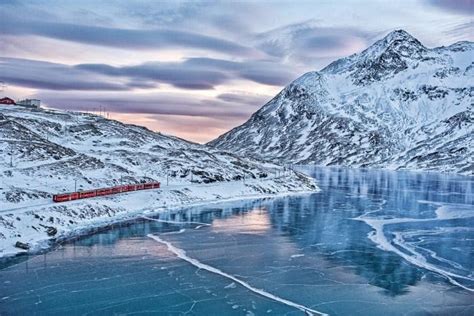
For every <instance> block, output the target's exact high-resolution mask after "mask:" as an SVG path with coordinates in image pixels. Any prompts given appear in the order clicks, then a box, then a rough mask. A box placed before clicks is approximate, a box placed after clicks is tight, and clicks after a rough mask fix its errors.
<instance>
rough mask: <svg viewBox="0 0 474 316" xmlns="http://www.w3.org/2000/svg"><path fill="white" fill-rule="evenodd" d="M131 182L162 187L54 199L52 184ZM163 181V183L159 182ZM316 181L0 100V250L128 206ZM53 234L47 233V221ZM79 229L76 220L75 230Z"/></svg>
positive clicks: (130, 129)
mask: <svg viewBox="0 0 474 316" xmlns="http://www.w3.org/2000/svg"><path fill="white" fill-rule="evenodd" d="M140 181H160V182H161V183H162V189H159V190H151V191H146V192H145V191H144V192H133V193H129V194H123V195H120V196H119V195H117V196H109V197H100V198H94V199H88V200H82V201H73V202H67V203H61V204H55V203H53V202H52V201H51V195H52V194H54V193H61V192H70V191H74V189H75V188H77V190H79V189H84V190H87V189H93V188H100V187H107V186H113V185H118V184H121V183H123V184H126V183H137V182H140ZM167 184H168V185H167ZM314 190H317V187H316V185H315V183H314V182H313V181H312V180H311V179H310V178H308V177H306V176H304V175H302V174H300V173H296V172H293V171H290V170H286V171H285V170H284V169H283V168H281V167H279V166H277V165H275V164H272V163H263V162H260V161H256V160H252V159H241V158H238V157H237V156H235V155H234V154H229V153H226V152H220V151H218V150H216V149H212V148H208V147H206V146H202V145H198V144H193V143H189V142H186V141H184V140H181V139H179V138H175V137H170V136H165V135H162V134H159V133H155V132H152V131H150V130H148V129H146V128H144V127H140V126H135V125H126V124H123V123H120V122H118V121H113V120H107V119H105V118H103V117H101V116H96V115H91V114H85V113H74V112H64V111H53V110H42V109H41V110H34V109H27V108H24V107H18V106H9V105H0V257H1V256H3V255H6V254H12V253H16V252H18V251H20V250H19V249H16V248H14V244H15V243H16V242H17V241H20V242H25V243H29V244H30V245H35V244H37V243H38V242H39V241H41V240H46V239H50V238H57V237H58V236H61V235H65V234H68V235H69V234H73V233H74V231H76V229H78V228H79V227H82V228H83V227H84V226H90V225H92V226H100V225H101V224H104V223H107V222H110V221H114V220H118V219H120V218H123V217H130V214H134V216H137V211H143V210H145V209H146V210H153V209H156V208H163V207H176V206H183V205H186V204H189V203H197V202H209V201H215V200H221V199H231V198H241V197H249V196H252V197H258V196H262V195H272V194H286V193H289V192H303V191H314ZM48 227H55V228H56V229H57V230H58V233H57V234H56V235H55V236H47V233H46V231H47V228H48ZM82 228H81V229H82Z"/></svg>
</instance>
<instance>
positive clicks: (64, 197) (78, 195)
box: [53, 182, 160, 202]
mask: <svg viewBox="0 0 474 316" xmlns="http://www.w3.org/2000/svg"><path fill="white" fill-rule="evenodd" d="M159 188H160V182H148V183H140V184H126V185H120V186H115V187H110V188H100V189H96V190H87V191H78V192H70V193H61V194H55V195H53V201H54V202H67V201H73V200H78V199H88V198H92V197H96V196H105V195H111V194H118V193H122V192H129V191H136V190H150V189H159Z"/></svg>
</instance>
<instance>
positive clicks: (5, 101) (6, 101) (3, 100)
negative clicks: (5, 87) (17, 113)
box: [0, 97, 16, 105]
mask: <svg viewBox="0 0 474 316" xmlns="http://www.w3.org/2000/svg"><path fill="white" fill-rule="evenodd" d="M0 104H10V105H15V104H16V103H15V100H13V99H10V98H8V97H4V98H1V99H0Z"/></svg>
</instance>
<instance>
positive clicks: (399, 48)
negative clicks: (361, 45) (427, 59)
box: [362, 30, 426, 57]
mask: <svg viewBox="0 0 474 316" xmlns="http://www.w3.org/2000/svg"><path fill="white" fill-rule="evenodd" d="M425 50H426V47H425V46H423V44H421V43H420V41H419V40H417V39H416V38H414V37H413V36H411V35H410V34H409V33H408V32H407V31H405V30H395V31H392V32H390V33H388V34H387V35H386V36H385V37H384V38H382V39H381V40H379V41H377V42H375V43H374V44H373V45H372V46H370V47H369V48H368V49H367V50H366V52H370V53H369V55H371V56H373V53H375V54H376V55H379V54H383V53H384V52H393V53H398V54H399V55H401V56H405V57H414V56H416V55H418V54H417V53H421V52H422V51H425ZM414 53H415V54H414ZM362 54H363V53H362Z"/></svg>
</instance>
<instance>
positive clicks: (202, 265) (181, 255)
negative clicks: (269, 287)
mask: <svg viewBox="0 0 474 316" xmlns="http://www.w3.org/2000/svg"><path fill="white" fill-rule="evenodd" d="M147 236H148V237H150V238H151V239H154V240H155V241H157V242H159V243H161V244H164V245H165V246H166V247H167V248H168V250H169V251H171V252H172V253H174V254H175V255H176V256H177V257H178V258H180V259H182V260H184V261H186V262H188V263H190V264H192V265H193V266H195V267H197V268H200V269H203V270H206V271H208V272H211V273H215V274H218V275H221V276H223V277H225V278H228V279H230V280H232V281H234V282H236V283H238V284H240V285H242V286H243V287H245V288H247V289H248V290H250V291H252V292H254V293H256V294H258V295H261V296H263V297H266V298H269V299H271V300H274V301H276V302H279V303H283V304H285V305H287V306H291V307H294V308H296V309H299V310H300V311H302V312H304V313H306V314H307V315H327V314H325V313H323V312H320V311H317V310H314V309H311V308H309V307H306V306H304V305H300V304H298V303H295V302H292V301H289V300H287V299H284V298H281V297H279V296H276V295H274V294H271V293H268V292H267V291H265V290H263V289H257V288H254V287H253V286H251V285H250V284H248V283H247V282H245V281H242V280H240V279H238V278H236V277H235V276H233V275H230V274H228V273H226V272H224V271H222V270H219V269H217V268H215V267H212V266H209V265H207V264H205V263H202V262H200V261H199V260H197V259H194V258H191V257H189V256H188V255H187V254H186V251H185V250H183V249H180V248H177V247H175V246H173V244H171V243H170V242H168V241H166V240H163V239H161V238H160V237H158V236H156V235H153V234H148V235H147Z"/></svg>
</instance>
